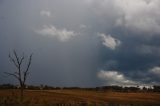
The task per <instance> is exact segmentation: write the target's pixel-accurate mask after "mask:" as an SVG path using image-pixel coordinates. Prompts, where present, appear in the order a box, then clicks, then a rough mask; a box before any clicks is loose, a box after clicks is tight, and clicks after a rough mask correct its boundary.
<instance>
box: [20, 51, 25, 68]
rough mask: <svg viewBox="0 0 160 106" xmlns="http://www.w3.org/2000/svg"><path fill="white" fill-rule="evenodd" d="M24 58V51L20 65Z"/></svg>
mask: <svg viewBox="0 0 160 106" xmlns="http://www.w3.org/2000/svg"><path fill="white" fill-rule="evenodd" d="M23 60H24V53H23V56H22V58H21V59H20V65H21V64H22V62H23Z"/></svg>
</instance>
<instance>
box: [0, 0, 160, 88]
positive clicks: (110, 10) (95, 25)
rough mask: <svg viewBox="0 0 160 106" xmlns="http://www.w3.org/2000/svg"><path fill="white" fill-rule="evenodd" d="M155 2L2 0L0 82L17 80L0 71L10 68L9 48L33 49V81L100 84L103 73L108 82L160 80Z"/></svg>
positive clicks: (21, 50)
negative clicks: (5, 75)
mask: <svg viewBox="0 0 160 106" xmlns="http://www.w3.org/2000/svg"><path fill="white" fill-rule="evenodd" d="M159 4H160V2H159V1H158V0H134V1H133V0H112V1H111V0H103V1H101V0H98V1H97V0H68V1H66V0H52V1H50V0H45V1H44V0H34V1H32V0H28V1H22V0H14V1H9V0H5V1H3V2H2V3H1V2H0V17H1V19H0V48H1V54H0V58H1V60H0V68H1V69H0V74H1V76H0V77H1V81H0V83H6V82H10V83H15V82H13V81H12V80H11V79H9V78H5V77H4V75H3V72H4V71H11V70H12V68H14V67H13V66H12V64H11V63H9V61H8V57H7V56H8V53H9V52H11V50H13V49H16V50H18V52H19V53H21V52H25V54H29V53H31V52H34V57H33V64H32V68H31V71H32V72H31V75H30V78H29V79H28V83H31V84H41V83H43V84H50V85H55V86H98V85H101V84H102V83H103V81H102V80H101V78H102V79H104V83H105V84H107V83H108V81H107V79H108V78H109V79H108V80H109V83H108V84H112V81H113V82H115V83H118V84H135V83H138V84H143V83H144V84H151V83H159V80H160V79H159V78H158V76H157V75H155V74H154V73H155V72H156V73H157V72H159V71H160V70H159V68H154V67H159V66H160V59H159V58H160V55H159V54H160V49H159V46H160V43H159V40H160V36H159V33H160V32H159V29H160V19H159V16H160V14H159ZM151 69H155V70H156V71H155V70H154V71H150V70H151ZM112 71H113V72H112ZM103 73H104V76H103V75H102V74H103ZM105 73H107V74H105ZM108 75H109V76H108ZM97 76H98V77H97ZM113 77H115V79H114V78H113ZM99 78H100V79H99ZM116 79H119V80H120V81H122V83H121V82H119V81H118V82H117V80H116Z"/></svg>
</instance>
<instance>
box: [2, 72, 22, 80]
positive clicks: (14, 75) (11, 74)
mask: <svg viewBox="0 0 160 106" xmlns="http://www.w3.org/2000/svg"><path fill="white" fill-rule="evenodd" d="M4 73H5V74H7V75H10V76H13V77H15V78H16V79H18V80H19V79H20V78H19V77H18V76H17V75H16V74H13V73H8V72H4Z"/></svg>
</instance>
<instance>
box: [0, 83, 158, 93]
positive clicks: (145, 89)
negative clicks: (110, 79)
mask: <svg viewBox="0 0 160 106" xmlns="http://www.w3.org/2000/svg"><path fill="white" fill-rule="evenodd" d="M0 89H20V87H19V86H16V85H12V84H2V85H0ZM26 89H28V90H63V89H64V90H73V89H75V90H93V91H103V92H105V91H114V92H160V86H159V85H154V86H151V87H145V86H144V87H139V86H137V87H133V86H131V87H124V86H116V85H115V86H101V87H94V88H81V87H53V86H48V85H40V86H35V85H28V86H26Z"/></svg>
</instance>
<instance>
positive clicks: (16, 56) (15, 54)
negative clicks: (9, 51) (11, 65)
mask: <svg viewBox="0 0 160 106" xmlns="http://www.w3.org/2000/svg"><path fill="white" fill-rule="evenodd" d="M13 53H14V56H15V58H16V60H17V63H18V65H20V61H19V58H18V55H17V53H16V51H15V50H14V51H13Z"/></svg>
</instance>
